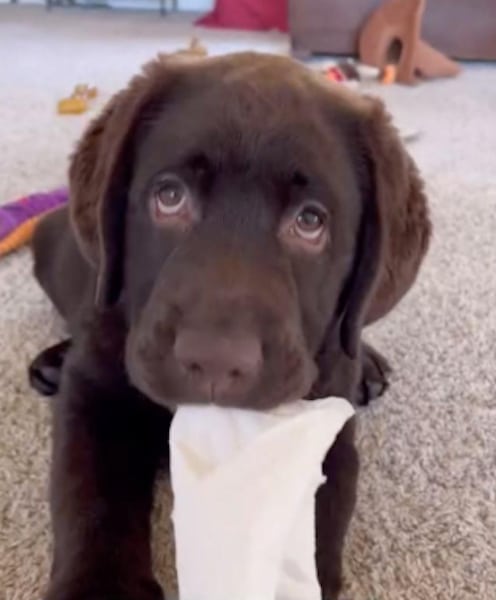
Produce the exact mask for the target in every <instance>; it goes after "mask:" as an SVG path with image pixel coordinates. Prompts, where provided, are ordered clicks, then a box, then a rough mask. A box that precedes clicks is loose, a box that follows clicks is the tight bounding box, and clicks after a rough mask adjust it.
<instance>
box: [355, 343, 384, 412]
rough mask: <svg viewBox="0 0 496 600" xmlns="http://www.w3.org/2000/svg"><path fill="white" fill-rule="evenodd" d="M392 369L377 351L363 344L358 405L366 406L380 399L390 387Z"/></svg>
mask: <svg viewBox="0 0 496 600" xmlns="http://www.w3.org/2000/svg"><path fill="white" fill-rule="evenodd" d="M390 374H391V367H390V366H389V363H388V361H387V360H386V359H385V358H384V357H383V356H382V355H381V354H379V352H377V350H374V348H372V347H371V346H369V345H368V344H366V343H362V375H361V380H360V384H359V386H358V390H357V394H356V400H355V401H356V403H357V404H358V405H359V406H366V405H367V404H369V402H371V401H372V400H375V399H376V398H379V397H380V396H382V394H384V392H385V391H386V390H387V388H388V387H389V376H390Z"/></svg>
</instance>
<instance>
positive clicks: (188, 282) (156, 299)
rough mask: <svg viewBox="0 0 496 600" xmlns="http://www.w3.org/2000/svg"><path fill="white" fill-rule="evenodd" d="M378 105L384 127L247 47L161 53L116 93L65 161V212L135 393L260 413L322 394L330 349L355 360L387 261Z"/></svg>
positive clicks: (335, 89) (373, 112)
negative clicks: (117, 317) (116, 331)
mask: <svg viewBox="0 0 496 600" xmlns="http://www.w3.org/2000/svg"><path fill="white" fill-rule="evenodd" d="M378 115H380V118H381V119H383V121H384V125H383V126H384V127H389V125H388V124H387V122H386V118H385V117H384V115H383V113H382V111H378V110H377V103H376V101H372V100H370V99H364V98H359V97H356V96H355V95H353V94H350V93H349V92H347V91H346V90H344V89H342V88H340V87H339V86H332V85H328V84H327V83H325V82H324V81H323V79H322V78H321V77H320V76H319V75H315V74H313V73H310V72H309V71H308V70H306V69H305V68H304V67H302V66H300V65H298V64H296V63H294V62H292V61H291V60H289V59H285V58H280V57H273V56H266V55H259V54H252V53H249V54H239V55H233V56H226V57H221V58H212V59H205V60H198V61H178V60H175V59H173V58H159V59H157V60H156V61H154V62H152V63H150V64H149V65H147V66H146V67H145V69H144V71H143V73H142V74H141V75H139V76H138V77H136V78H135V79H134V80H132V81H131V83H130V84H129V86H128V87H127V88H126V89H125V90H124V91H122V92H121V93H119V94H118V95H117V96H115V97H114V98H113V100H112V101H111V102H110V103H109V105H108V107H107V109H106V110H105V111H104V112H103V114H102V115H101V116H100V117H99V118H97V119H96V120H95V121H94V122H93V123H92V125H91V126H90V128H89V129H88V131H87V132H86V135H85V136H84V137H83V139H82V141H81V143H80V145H79V147H78V149H77V152H76V154H75V156H74V159H73V162H72V166H71V170H70V184H71V196H72V197H71V209H72V221H73V225H74V228H75V231H76V234H77V237H78V240H79V242H80V245H81V248H82V251H83V253H84V254H85V256H86V257H87V258H88V260H89V261H91V262H92V263H93V264H94V265H95V268H96V269H97V270H98V289H97V298H96V302H97V303H98V304H99V305H100V306H108V305H111V304H114V303H119V304H121V305H122V307H123V310H124V313H125V315H126V319H127V322H128V327H129V329H128V338H127V347H126V365H127V370H128V372H129V375H130V378H131V381H132V382H133V383H134V384H135V385H136V386H137V387H138V388H139V389H141V390H142V391H143V392H145V393H146V394H147V395H149V396H150V397H151V398H153V399H154V400H156V401H157V402H160V403H164V404H171V405H175V404H180V403H188V402H214V403H218V404H222V405H231V406H249V407H260V408H262V407H268V406H273V405H276V404H278V403H281V402H283V401H286V400H290V399H295V398H298V397H303V396H305V395H308V394H309V393H310V390H311V389H312V386H313V389H314V391H315V390H316V389H319V385H320V386H321V388H322V389H324V388H323V387H322V381H325V379H326V378H327V377H328V375H329V371H331V370H332V368H333V365H332V364H322V361H320V364H319V361H318V360H317V357H318V356H322V349H323V348H324V347H328V346H329V345H330V346H332V347H333V348H338V349H339V351H340V352H342V353H343V354H346V355H347V356H349V357H350V359H353V358H354V357H355V356H356V354H357V351H358V345H359V335H360V329H361V326H362V324H363V318H364V314H365V311H366V308H367V303H368V300H369V298H370V295H371V293H372V291H373V288H374V283H375V281H376V278H377V274H378V270H379V268H380V262H381V248H382V236H383V229H384V228H383V224H382V215H381V208H380V206H381V203H380V201H379V200H378V197H379V196H380V193H381V190H380V187H381V185H385V186H387V185H388V184H387V183H383V184H380V183H379V182H378V177H377V169H378V165H377V161H378V160H379V159H378V158H377V156H376V155H375V154H376V153H375V152H374V148H373V145H374V140H373V137H374V133H373V132H374V131H376V130H377V129H378V125H377V122H376V121H377V116H378ZM395 139H396V138H395ZM399 148H400V146H399V142H398V149H399ZM324 387H325V386H324Z"/></svg>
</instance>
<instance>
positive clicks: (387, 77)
mask: <svg viewBox="0 0 496 600" xmlns="http://www.w3.org/2000/svg"><path fill="white" fill-rule="evenodd" d="M395 81H396V66H395V65H386V66H385V67H384V70H383V71H382V75H381V83H382V84H383V85H391V84H392V83H394V82H395Z"/></svg>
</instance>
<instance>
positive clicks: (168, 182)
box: [153, 175, 191, 218]
mask: <svg viewBox="0 0 496 600" xmlns="http://www.w3.org/2000/svg"><path fill="white" fill-rule="evenodd" d="M190 201H191V196H190V193H189V190H188V188H187V186H186V185H185V184H184V183H183V182H182V181H181V180H180V179H179V178H178V177H175V176H173V175H170V176H166V177H164V178H162V179H161V180H160V182H159V183H158V185H157V187H156V189H155V191H154V193H153V204H154V209H155V213H156V216H157V217H159V218H160V217H170V216H174V215H177V214H179V213H182V212H183V211H184V210H186V209H187V208H188V205H189V204H190Z"/></svg>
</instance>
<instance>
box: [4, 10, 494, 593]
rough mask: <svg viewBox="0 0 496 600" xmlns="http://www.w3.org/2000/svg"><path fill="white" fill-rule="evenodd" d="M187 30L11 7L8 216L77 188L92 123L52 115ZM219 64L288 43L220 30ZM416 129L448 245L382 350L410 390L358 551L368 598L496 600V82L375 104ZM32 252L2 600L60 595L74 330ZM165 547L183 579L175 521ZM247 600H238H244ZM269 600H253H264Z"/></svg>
mask: <svg viewBox="0 0 496 600" xmlns="http://www.w3.org/2000/svg"><path fill="white" fill-rule="evenodd" d="M189 35H190V28H189V27H188V26H187V25H185V24H184V22H183V20H182V19H178V18H174V19H173V20H172V22H171V21H168V20H166V21H164V20H161V19H159V18H158V17H157V15H155V14H150V15H132V14H127V15H126V14H124V15H123V14H112V15H110V14H108V13H105V12H91V13H89V12H69V11H55V12H54V13H53V14H51V15H47V14H45V13H44V11H42V10H40V9H22V8H12V7H0V63H1V64H0V143H1V152H0V202H3V201H7V200H9V199H11V198H15V197H16V196H18V195H21V194H23V193H26V192H29V191H34V190H40V189H44V188H50V187H51V186H55V185H58V184H59V183H61V182H62V181H64V171H65V166H66V156H67V153H68V152H69V151H70V149H71V147H72V145H73V143H74V140H75V139H76V138H77V137H78V135H79V134H80V132H81V129H82V127H83V125H84V124H85V122H86V121H87V119H88V117H89V115H88V116H86V115H85V116H82V117H72V118H71V117H64V118H63V117H58V116H56V115H55V114H54V106H55V103H56V101H57V99H58V98H60V97H61V96H63V95H64V94H66V93H67V92H68V91H69V90H70V89H71V88H72V86H73V85H74V84H75V83H77V82H89V83H94V84H97V85H98V86H99V87H100V89H101V91H102V95H103V97H107V96H108V95H109V94H110V93H111V92H112V91H114V90H115V89H116V88H117V87H118V86H120V85H121V84H123V83H124V82H125V81H126V79H127V78H128V77H129V76H130V75H131V74H132V73H133V72H134V71H135V70H136V69H137V67H138V66H139V64H140V63H142V62H143V61H145V60H146V59H148V58H149V57H150V56H151V55H152V54H154V53H155V52H156V51H157V50H167V49H169V50H172V49H176V48H177V47H178V46H181V45H184V44H186V43H187V41H188V38H189ZM202 38H203V39H204V41H205V42H206V44H207V45H208V46H209V48H210V50H211V51H212V52H223V51H226V50H233V49H242V48H247V47H256V48H258V49H266V50H273V51H285V49H286V48H287V41H286V40H285V38H284V37H282V36H278V35H276V34H271V35H260V36H258V35H246V34H239V33H224V34H222V35H218V34H216V33H215V32H212V31H209V32H207V33H205V34H203V33H202ZM374 91H378V92H379V93H381V94H382V95H384V96H385V97H386V99H387V102H388V104H389V105H390V107H391V109H392V110H393V112H394V114H395V115H396V116H397V119H398V122H399V123H400V124H401V125H403V126H405V127H406V128H412V127H413V128H416V127H417V128H419V129H421V130H422V136H421V138H420V139H419V140H418V141H416V142H415V143H414V144H412V146H411V150H412V152H413V154H414V155H415V157H416V158H417V160H418V162H419V164H420V166H421V168H422V169H423V172H424V173H425V177H426V179H427V182H428V187H429V191H430V197H431V202H432V213H433V219H434V223H435V228H436V233H435V239H434V243H433V247H432V251H431V253H430V256H429V260H428V262H427V264H426V266H425V269H424V271H423V273H422V276H421V278H420V280H419V282H418V285H417V286H416V288H415V290H414V291H413V292H412V293H411V294H410V296H409V297H408V298H407V300H406V301H405V302H404V303H403V304H402V306H401V307H400V308H399V309H397V310H396V311H395V312H394V314H393V315H391V316H390V318H389V319H388V320H387V321H386V322H384V323H383V324H381V325H380V326H379V327H377V328H375V329H374V330H373V331H371V332H370V338H371V339H373V340H374V341H375V342H376V344H377V345H378V346H379V347H380V348H381V349H382V350H383V351H384V352H385V353H387V355H388V356H389V357H390V359H391V361H392V363H393V365H394V368H395V371H396V373H395V377H394V384H393V386H392V388H391V390H390V392H389V393H388V394H387V395H386V397H385V398H384V399H383V400H381V401H380V402H379V403H377V404H376V405H374V407H373V408H371V409H370V410H368V411H366V412H364V413H363V414H362V417H361V428H360V450H361V455H362V465H363V468H362V473H361V483H360V493H359V503H358V509H357V512H356V516H355V518H354V521H353V527H352V530H351V532H350V536H349V544H348V547H347V552H346V558H345V562H346V575H347V580H348V587H349V590H348V591H349V596H350V598H351V599H352V600H469V599H470V600H495V599H496V481H495V476H496V475H495V474H496V364H495V354H496V233H495V232H496V116H495V112H494V111H495V107H496V68H494V67H493V68H491V67H488V66H482V65H479V66H472V67H470V68H467V69H466V71H465V73H464V74H463V75H462V76H461V77H460V78H459V79H457V80H454V81H448V82H442V83H441V82H436V83H432V84H429V85H422V86H419V87H417V88H415V89H405V88H400V87H391V88H377V89H375V88H374ZM30 268H31V264H30V258H29V255H28V254H27V253H26V252H20V253H18V254H16V255H15V256H12V257H10V258H7V259H2V260H0V340H1V346H0V378H1V383H2V385H1V396H0V599H1V600H32V599H35V598H40V594H41V591H42V589H43V586H44V585H45V583H46V577H47V570H48V556H49V548H50V535H49V525H48V515H47V502H46V495H47V470H48V448H49V411H48V408H47V403H46V402H45V401H43V400H42V399H40V398H39V397H37V396H36V395H35V394H34V393H32V392H31V391H30V390H29V388H28V386H27V383H26V377H25V370H26V365H27V363H28V361H29V359H30V358H31V357H32V356H33V355H34V354H35V353H36V352H37V351H38V350H39V349H41V348H42V347H43V346H45V345H46V344H48V343H50V342H52V341H54V340H56V339H57V336H58V335H59V334H60V332H61V325H60V323H58V321H57V319H56V318H55V316H54V314H53V312H52V310H51V308H50V306H49V304H48V302H47V301H46V300H45V299H44V298H43V296H42V294H41V292H40V290H39V289H38V288H37V287H36V285H35V283H34V281H33V280H32V278H31V274H30ZM159 520H160V522H161V524H162V530H161V531H160V532H159V534H158V536H157V543H156V546H157V548H158V550H159V551H158V552H157V557H158V558H157V563H158V570H159V571H160V573H161V576H162V578H164V577H165V578H169V579H170V573H171V564H172V562H171V557H170V555H169V553H168V551H167V548H168V544H167V533H166V532H164V529H166V524H167V518H166V508H164V507H162V513H161V518H160V519H159ZM233 600H235V599H233ZM254 600H255V599H254Z"/></svg>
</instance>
